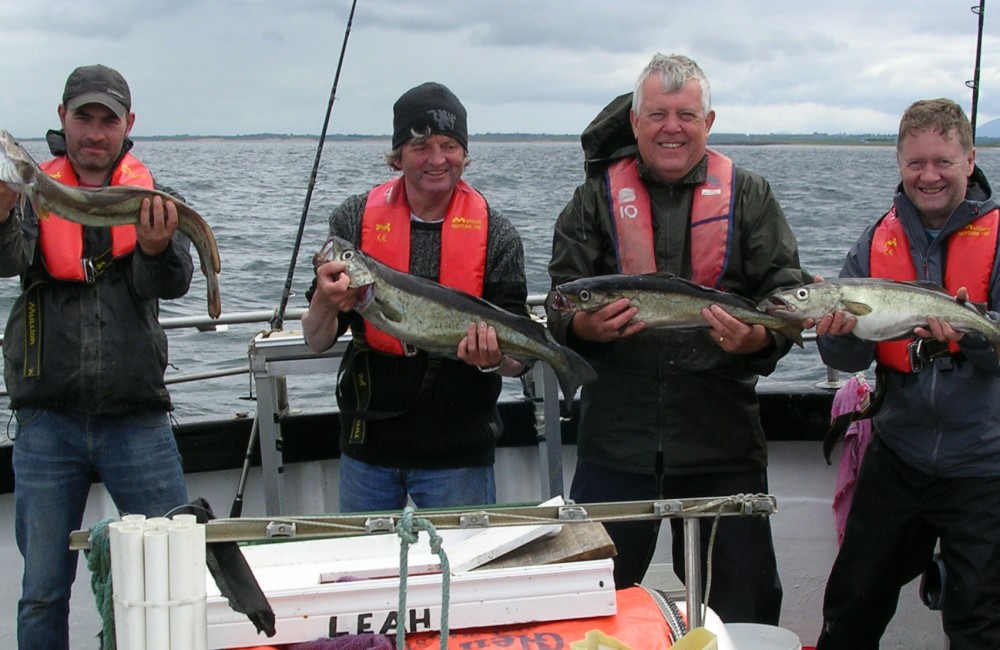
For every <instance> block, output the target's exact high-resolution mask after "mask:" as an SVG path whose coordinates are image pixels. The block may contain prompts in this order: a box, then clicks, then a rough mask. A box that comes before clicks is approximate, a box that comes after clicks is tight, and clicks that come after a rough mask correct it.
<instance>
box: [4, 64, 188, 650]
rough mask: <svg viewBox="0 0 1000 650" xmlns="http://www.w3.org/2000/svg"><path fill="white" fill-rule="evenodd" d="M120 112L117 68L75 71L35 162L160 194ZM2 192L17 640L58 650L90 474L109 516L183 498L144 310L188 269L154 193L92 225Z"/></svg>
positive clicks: (157, 338)
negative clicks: (110, 507) (73, 537)
mask: <svg viewBox="0 0 1000 650" xmlns="http://www.w3.org/2000/svg"><path fill="white" fill-rule="evenodd" d="M131 111H132V96H131V93H130V91H129V87H128V84H127V83H126V82H125V79H124V78H123V77H122V76H121V74H119V73H118V72H117V71H116V70H113V69H111V68H108V67H106V66H103V65H90V66H83V67H80V68H77V69H76V70H74V71H73V72H72V73H71V74H70V75H69V78H68V79H67V80H66V87H65V90H64V91H63V96H62V103H61V104H60V105H59V107H58V114H59V121H60V123H61V125H62V128H61V129H60V130H52V131H49V132H48V135H47V140H48V144H49V148H50V150H51V152H52V154H53V156H54V157H53V158H52V159H51V160H47V161H45V162H43V163H42V164H41V165H40V167H41V168H42V169H43V170H44V171H45V172H46V173H47V174H49V175H50V176H53V177H54V178H56V179H58V180H59V181H60V182H61V183H63V184H66V185H71V186H79V187H91V188H101V187H106V186H109V185H138V186H144V187H156V188H157V189H161V190H164V191H167V192H169V190H168V189H167V188H164V187H161V186H159V185H157V184H156V183H154V181H153V177H152V174H151V173H150V172H149V170H148V169H147V168H146V167H145V166H144V165H143V164H142V162H140V161H139V160H138V159H137V158H136V157H135V156H133V155H132V154H131V153H130V152H129V150H130V149H131V148H132V142H131V140H129V138H128V135H129V132H130V131H131V130H132V125H133V123H134V122H135V114H134V113H132V112H131ZM17 199H18V196H17V194H16V193H15V192H14V191H13V190H12V189H11V188H9V187H8V186H7V185H5V184H3V183H0V276H4V277H11V276H20V280H21V286H22V287H24V289H23V291H22V293H21V295H20V296H19V297H18V298H17V300H16V302H15V303H14V306H13V307H12V308H11V313H10V316H9V317H8V319H7V328H6V331H5V333H4V341H5V343H6V345H4V346H3V354H4V380H5V381H6V385H7V390H8V391H9V393H10V402H11V408H12V409H13V410H14V417H15V419H16V426H15V435H14V436H13V438H14V460H13V465H14V476H15V479H14V502H15V521H14V528H15V534H16V537H17V546H18V549H19V550H20V552H21V555H22V556H23V557H24V575H23V579H22V585H21V598H20V600H19V601H18V606H17V644H18V645H17V647H18V649H19V650H29V649H32V650H33V649H36V648H37V649H39V650H40V649H43V648H44V649H45V650H65V649H68V648H69V601H70V590H71V588H72V585H73V580H74V578H75V577H76V565H77V555H78V554H77V552H76V551H72V552H71V551H69V550H68V542H67V540H68V539H69V534H70V533H71V532H72V531H73V530H76V529H79V528H80V527H81V525H82V523H83V515H84V509H85V508H86V504H87V496H88V494H89V492H90V488H91V481H92V477H93V476H94V475H96V476H98V477H99V479H100V481H101V482H102V483H103V485H104V488H105V489H107V491H108V494H110V496H111V498H112V499H113V501H114V503H115V507H116V508H117V509H118V510H119V511H121V512H123V513H137V514H145V515H147V516H151V517H152V516H162V515H165V514H167V513H168V511H170V510H171V509H173V508H175V507H177V506H180V505H183V504H185V503H186V502H187V490H186V487H185V484H184V474H183V470H182V469H181V462H180V456H179V454H178V452H177V444H176V442H175V440H174V435H173V429H172V427H171V425H170V420H169V418H168V411H170V410H171V409H172V408H173V407H172V405H171V402H170V395H169V393H168V392H167V389H166V386H165V385H164V381H163V372H164V370H165V367H166V360H167V341H166V336H165V334H164V332H163V330H162V328H161V327H160V324H159V321H158V317H157V314H158V312H159V306H158V301H159V300H160V299H170V298H178V297H180V296H183V295H184V294H185V293H187V290H188V287H189V286H190V283H191V276H192V271H193V268H194V266H193V264H192V260H191V254H190V252H189V248H190V242H189V241H188V239H187V238H186V237H185V236H184V235H183V234H181V233H177V232H176V229H177V208H176V206H175V205H174V203H173V202H171V201H169V200H168V201H164V200H162V199H160V198H159V197H157V198H155V199H154V200H153V201H152V202H149V201H145V202H144V205H143V207H142V209H141V214H140V219H139V223H138V224H137V225H135V226H133V225H122V226H114V227H112V228H94V227H85V226H82V225H80V224H77V223H74V222H71V221H68V220H66V219H63V218H62V217H60V216H58V215H55V214H52V215H49V217H48V218H46V219H39V217H38V215H37V214H35V211H34V210H33V209H32V207H31V205H30V204H27V205H24V206H23V208H22V206H21V202H20V201H18V200H17ZM110 642H111V640H110V639H105V644H110Z"/></svg>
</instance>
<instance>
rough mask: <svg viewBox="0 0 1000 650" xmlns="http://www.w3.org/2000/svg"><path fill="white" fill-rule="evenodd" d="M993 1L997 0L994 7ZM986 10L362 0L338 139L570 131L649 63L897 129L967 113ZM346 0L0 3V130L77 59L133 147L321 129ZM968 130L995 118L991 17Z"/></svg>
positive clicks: (830, 127) (997, 69) (846, 126)
mask: <svg viewBox="0 0 1000 650" xmlns="http://www.w3.org/2000/svg"><path fill="white" fill-rule="evenodd" d="M995 1H996V0H994V2H995ZM977 3H978V0H836V1H835V0H826V1H811V0H600V1H596V0H549V1H546V0H435V1H433V2H432V1H425V0H358V5H357V10H356V13H355V16H354V22H353V26H352V29H351V33H350V37H349V39H348V44H347V52H346V56H345V60H344V66H343V71H342V73H341V77H340V83H339V86H338V90H337V101H336V102H335V104H334V109H333V115H332V118H331V123H330V127H329V129H328V132H330V133H360V134H383V133H388V132H390V131H391V123H392V103H393V102H394V101H395V99H396V98H397V97H398V96H399V95H400V94H401V93H402V92H404V91H405V90H407V89H408V88H410V87H412V86H415V85H417V84H419V83H422V82H424V81H439V82H441V83H444V84H445V85H447V86H449V87H450V88H451V89H452V90H453V91H454V92H455V93H456V94H457V95H458V96H459V98H460V99H461V100H462V102H463V103H464V104H465V106H466V108H467V109H468V111H469V130H470V132H471V133H487V132H493V133H500V132H502V133H509V132H524V133H572V134H578V133H579V132H580V131H581V130H582V129H583V128H584V127H585V126H586V125H587V123H588V122H589V121H590V120H591V118H593V116H594V115H595V114H596V113H597V112H598V111H599V110H600V109H601V108H602V107H603V106H604V105H605V104H606V103H607V102H608V101H609V100H610V99H611V98H612V97H614V96H616V95H618V94H620V93H622V92H626V91H628V90H631V88H632V86H633V84H634V81H635V78H636V76H637V75H638V73H639V72H640V70H641V69H642V67H643V66H644V65H645V64H646V62H647V61H648V60H649V58H650V56H651V55H652V54H653V53H655V52H657V51H661V52H664V53H671V52H676V53H681V54H686V55H688V56H691V57H692V58H694V59H695V60H696V61H698V63H699V64H700V65H701V66H702V68H703V69H704V71H705V73H706V74H707V75H708V78H709V80H710V81H711V84H712V91H713V104H714V108H715V110H716V114H717V116H716V121H715V126H714V128H713V131H714V132H717V133H734V132H735V133H780V132H794V133H801V132H805V133H812V132H822V133H895V131H896V127H897V125H898V122H899V115H900V113H901V112H902V111H903V109H904V108H905V107H906V106H907V105H909V104H910V103H911V102H912V101H914V100H916V99H921V98H928V97H940V96H946V97H950V98H952V99H955V100H956V101H958V102H959V103H960V104H962V106H963V107H964V108H965V109H966V111H969V110H970V109H971V103H972V92H971V90H969V89H968V88H967V87H966V85H965V82H966V81H967V80H970V79H972V77H973V72H974V68H975V54H976V34H977V29H978V17H977V16H976V15H975V14H973V13H972V12H971V11H970V9H969V8H970V6H971V5H973V4H977ZM350 7H351V2H350V0H280V1H279V0H270V1H264V0H260V1H250V0H242V1H237V0H230V1H226V0H212V1H209V0H201V1H196V0H101V1H97V0H93V1H92V0H87V1H86V2H84V1H81V0H0V83H2V91H0V128H4V129H7V130H8V131H11V132H12V133H14V135H15V136H17V137H23V138H28V137H37V136H41V135H43V134H44V133H45V131H46V129H48V128H51V127H53V126H57V116H56V106H57V104H58V103H59V101H60V99H61V96H62V89H63V84H64V83H65V80H66V76H67V75H68V74H69V72H70V71H71V70H72V69H73V68H74V67H75V66H76V65H81V64H90V63H104V64H106V65H110V66H112V67H114V68H117V69H118V70H120V71H121V72H122V73H123V74H124V75H125V77H126V79H127V80H128V81H129V84H130V86H131V88H132V95H133V110H134V111H135V113H136V114H137V119H136V124H135V128H134V130H133V134H134V135H140V136H142V135H178V134H192V135H236V134H252V133H264V132H266V133H292V134H317V133H320V131H321V130H322V126H323V117H324V115H325V113H326V109H327V103H328V101H329V98H330V91H331V87H332V84H333V79H334V74H335V72H336V69H337V60H338V57H339V55H340V50H341V45H342V43H343V39H344V33H345V28H346V25H347V15H348V13H349V10H350ZM985 17H986V21H985V28H984V34H983V61H982V65H981V81H980V88H981V90H980V98H979V115H978V120H977V121H978V124H979V125H983V124H985V123H986V122H987V121H989V120H991V119H993V118H996V117H1000V3H997V4H993V5H991V6H990V7H987V11H986V14H985Z"/></svg>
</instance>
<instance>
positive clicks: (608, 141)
mask: <svg viewBox="0 0 1000 650" xmlns="http://www.w3.org/2000/svg"><path fill="white" fill-rule="evenodd" d="M631 111H632V93H631V92H628V93H625V94H624V95H619V96H618V97H615V98H614V99H613V100H611V103H610V104H608V105H607V106H605V107H604V108H603V109H602V110H601V112H600V113H598V114H597V117H595V118H594V119H593V120H591V122H590V124H588V125H587V128H585V129H584V130H583V133H582V134H580V143H581V144H582V145H583V158H584V163H583V166H584V169H585V170H586V172H587V175H588V176H590V175H593V174H596V173H599V172H601V171H603V170H604V168H605V167H607V166H608V164H610V163H611V162H613V161H615V160H618V159H619V158H624V157H625V156H634V155H636V153H637V152H638V150H639V147H638V145H637V144H636V141H635V135H634V134H633V133H632V121H631V118H630V117H629V114H630V112H631Z"/></svg>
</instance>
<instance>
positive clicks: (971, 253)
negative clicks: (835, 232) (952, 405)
mask: <svg viewBox="0 0 1000 650" xmlns="http://www.w3.org/2000/svg"><path fill="white" fill-rule="evenodd" d="M998 216H1000V211H998V210H997V209H996V208H994V209H993V210H990V211H989V212H987V213H986V214H984V215H981V216H979V217H977V218H975V219H973V220H972V221H971V222H970V223H968V224H966V225H965V227H963V228H962V229H961V230H959V231H958V232H956V233H953V234H951V235H949V237H948V243H947V255H946V258H945V271H944V288H945V289H947V290H948V292H949V293H951V294H952V295H955V294H956V293H957V292H958V290H959V289H960V288H962V287H965V288H966V289H967V290H968V292H969V300H972V301H974V302H986V301H987V299H988V298H989V284H990V272H991V271H992V269H993V261H994V258H995V257H996V251H997V232H998V229H997V224H998ZM869 263H870V267H871V276H872V277H873V278H889V279H892V280H903V281H912V280H916V279H917V269H916V267H915V266H914V265H913V256H912V254H911V250H910V240H909V239H907V237H906V232H905V231H904V229H903V224H902V222H901V221H900V220H899V216H898V215H897V214H896V207H895V206H893V207H892V209H891V210H889V212H887V213H886V215H885V216H884V217H882V219H881V221H879V224H878V225H877V226H876V227H875V232H874V234H873V236H872V246H871V251H870V253H869ZM911 341H913V339H912V338H909V339H905V340H902V341H881V342H879V343H876V344H875V359H876V360H877V361H878V362H879V363H880V364H882V365H885V366H887V367H889V368H893V369H895V370H899V371H902V372H911V371H912V366H911V365H910V355H909V350H908V349H907V346H908V345H909V344H910V342H911ZM948 350H949V352H951V353H953V354H954V353H955V352H958V350H959V348H958V345H957V344H956V343H955V342H954V341H952V342H950V343H949V345H948Z"/></svg>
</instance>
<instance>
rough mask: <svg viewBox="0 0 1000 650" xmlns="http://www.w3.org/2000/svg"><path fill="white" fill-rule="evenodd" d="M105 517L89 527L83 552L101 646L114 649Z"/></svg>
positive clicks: (112, 594)
mask: <svg viewBox="0 0 1000 650" xmlns="http://www.w3.org/2000/svg"><path fill="white" fill-rule="evenodd" d="M112 521H115V520H114V519H110V518H109V519H105V520H104V521H101V522H100V523H98V524H97V525H96V526H94V527H93V528H91V529H90V548H89V549H85V550H84V551H83V554H84V555H85V556H86V558H87V568H88V569H90V573H91V576H90V588H91V590H93V592H94V602H95V604H96V605H97V613H98V614H100V615H101V623H102V626H101V648H102V650H115V606H114V588H113V585H112V584H111V544H110V542H109V541H108V540H109V535H108V524H110V523H111V522H112Z"/></svg>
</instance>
